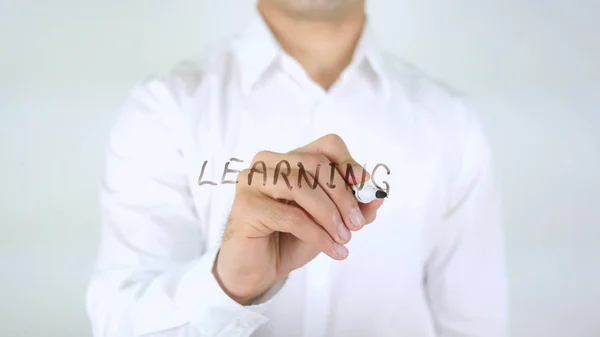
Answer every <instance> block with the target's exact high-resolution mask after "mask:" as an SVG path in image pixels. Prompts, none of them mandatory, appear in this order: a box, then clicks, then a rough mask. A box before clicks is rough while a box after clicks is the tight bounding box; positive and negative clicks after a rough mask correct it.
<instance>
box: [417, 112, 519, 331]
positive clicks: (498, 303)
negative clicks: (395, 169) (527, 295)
mask: <svg viewBox="0 0 600 337" xmlns="http://www.w3.org/2000/svg"><path fill="white" fill-rule="evenodd" d="M460 106H461V107H462V106H463V105H462V104H460ZM462 109H464V110H463V111H462V112H463V113H464V112H465V111H466V116H467V118H466V120H467V123H466V125H467V126H466V128H465V132H464V133H463V136H464V138H463V139H462V142H461V143H462V144H463V145H462V146H461V151H460V152H461V164H460V170H459V174H458V178H457V179H456V181H455V183H454V185H453V186H452V188H451V191H452V192H451V193H450V203H449V205H448V211H447V213H446V214H445V217H444V220H443V223H442V227H441V230H440V232H439V233H438V240H437V243H436V245H435V247H434V249H433V252H432V254H431V256H430V258H429V260H428V263H427V266H426V284H425V286H426V292H427V295H428V297H429V301H430V307H431V311H432V316H433V319H434V321H435V323H436V328H437V332H438V336H440V337H459V336H460V337H505V336H507V326H506V325H507V313H506V311H507V291H506V274H505V261H504V247H503V233H502V226H501V216H500V211H499V208H500V205H499V199H498V197H499V196H498V192H497V190H496V187H495V183H494V179H493V173H492V168H491V165H492V159H491V153H490V148H489V145H488V142H487V141H486V138H485V136H484V134H483V131H482V128H481V125H480V123H479V121H478V119H477V116H476V115H475V113H473V112H472V111H469V110H468V109H467V108H462ZM463 116H465V115H463Z"/></svg>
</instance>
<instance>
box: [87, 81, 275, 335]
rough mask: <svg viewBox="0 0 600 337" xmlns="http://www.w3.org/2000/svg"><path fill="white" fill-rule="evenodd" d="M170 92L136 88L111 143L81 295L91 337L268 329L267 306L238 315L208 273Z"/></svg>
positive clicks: (183, 128)
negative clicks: (96, 242)
mask: <svg viewBox="0 0 600 337" xmlns="http://www.w3.org/2000/svg"><path fill="white" fill-rule="evenodd" d="M178 86H180V87H184V86H185V85H184V83H181V82H178V80H176V79H169V80H167V79H163V80H158V79H155V80H152V81H148V82H146V83H144V84H143V85H140V86H139V87H137V88H136V89H135V90H134V91H133V93H132V94H131V96H130V98H129V99H128V100H127V102H126V104H125V105H124V107H123V111H122V112H121V114H120V116H119V120H118V122H117V124H116V125H115V127H114V128H113V130H112V133H111V136H110V143H109V146H108V151H107V157H106V169H105V175H104V178H103V180H102V183H101V193H100V197H101V206H102V237H101V245H100V251H99V257H98V262H97V265H96V268H95V271H94V274H93V276H92V280H91V282H90V285H89V288H88V293H87V308H88V313H89V316H90V319H91V322H92V328H93V334H94V336H96V337H101V336H102V337H104V336H106V337H108V336H110V337H133V336H142V335H144V336H146V335H148V336H161V337H166V336H217V335H221V334H224V335H227V336H248V335H250V333H251V332H252V331H253V330H254V329H255V328H257V327H258V326H259V325H261V324H263V323H264V322H265V321H266V318H265V317H264V316H263V315H262V314H261V312H262V310H264V306H265V305H268V304H267V303H263V304H258V305H252V306H247V307H244V306H241V305H240V304H238V303H237V302H235V301H234V300H232V299H231V298H229V297H228V296H227V295H226V294H225V292H224V291H223V290H222V288H221V287H220V286H219V284H218V282H217V281H216V280H215V277H214V275H213V273H212V267H213V262H214V259H215V256H216V253H217V248H218V247H217V248H214V249H208V247H207V246H206V241H207V240H206V238H205V237H204V233H202V230H201V228H202V226H201V225H200V224H201V222H202V221H203V219H201V217H200V216H199V215H198V212H197V211H196V210H195V208H194V206H193V202H192V197H191V194H190V190H189V184H188V181H187V179H188V178H187V177H189V174H186V173H188V172H186V170H188V165H187V164H186V160H185V156H186V155H189V150H190V148H189V147H188V146H189V144H191V141H190V139H189V138H186V137H189V127H188V125H187V124H186V122H185V118H186V116H184V115H183V113H182V112H181V107H180V106H179V104H181V102H182V100H181V99H175V98H174V97H175V95H176V94H177V93H181V92H180V91H179V89H178ZM182 90H183V89H182Z"/></svg>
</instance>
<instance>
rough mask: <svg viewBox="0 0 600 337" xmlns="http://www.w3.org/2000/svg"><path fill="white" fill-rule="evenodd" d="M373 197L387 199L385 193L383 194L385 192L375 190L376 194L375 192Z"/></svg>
mask: <svg viewBox="0 0 600 337" xmlns="http://www.w3.org/2000/svg"><path fill="white" fill-rule="evenodd" d="M375 197H376V198H377V199H383V198H387V193H385V191H382V190H377V192H375Z"/></svg>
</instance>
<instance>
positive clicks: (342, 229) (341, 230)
mask: <svg viewBox="0 0 600 337" xmlns="http://www.w3.org/2000/svg"><path fill="white" fill-rule="evenodd" d="M338 236H339V237H340V240H342V241H344V242H348V241H349V240H350V231H349V230H348V228H346V225H345V224H344V223H343V222H340V224H339V225H338Z"/></svg>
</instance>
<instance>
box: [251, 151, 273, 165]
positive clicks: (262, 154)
mask: <svg viewBox="0 0 600 337" xmlns="http://www.w3.org/2000/svg"><path fill="white" fill-rule="evenodd" d="M271 153H272V152H271V151H267V150H262V151H259V152H258V153H257V154H255V155H254V158H252V162H253V163H255V162H258V161H265V160H266V159H267V158H268V157H269V156H270V155H271Z"/></svg>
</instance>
